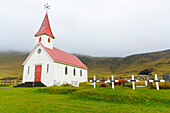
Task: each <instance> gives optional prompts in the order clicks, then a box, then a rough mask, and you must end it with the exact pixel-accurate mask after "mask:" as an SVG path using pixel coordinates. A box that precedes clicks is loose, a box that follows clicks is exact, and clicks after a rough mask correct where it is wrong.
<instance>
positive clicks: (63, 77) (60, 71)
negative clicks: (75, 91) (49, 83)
mask: <svg viewBox="0 0 170 113" xmlns="http://www.w3.org/2000/svg"><path fill="white" fill-rule="evenodd" d="M54 66H55V71H54V76H55V77H54V79H55V81H56V82H60V83H61V84H63V83H64V82H65V83H69V84H71V83H72V82H73V81H79V82H87V70H86V69H81V68H78V67H73V66H69V65H66V64H61V63H55V65H54ZM65 67H67V70H68V72H67V74H65ZM74 68H75V70H76V75H75V76H74V75H73V70H74ZM80 70H82V76H80Z"/></svg>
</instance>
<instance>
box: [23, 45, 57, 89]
mask: <svg viewBox="0 0 170 113" xmlns="http://www.w3.org/2000/svg"><path fill="white" fill-rule="evenodd" d="M38 49H41V53H40V54H38V52H37V51H38ZM47 64H49V72H48V73H47ZM36 65H42V70H41V82H42V83H44V84H45V85H47V86H52V85H53V83H54V62H53V61H52V60H51V59H50V57H49V56H48V54H47V53H46V51H45V50H44V49H43V48H42V47H41V46H38V47H37V49H36V50H35V51H34V53H33V54H32V55H31V57H30V58H29V60H28V61H27V62H26V64H25V65H24V71H23V83H24V82H33V81H34V77H35V66H36ZM28 66H30V72H29V74H28Z"/></svg>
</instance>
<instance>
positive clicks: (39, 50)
mask: <svg viewBox="0 0 170 113" xmlns="http://www.w3.org/2000/svg"><path fill="white" fill-rule="evenodd" d="M33 57H36V61H38V60H42V59H44V60H51V61H54V60H53V59H52V58H51V56H50V55H49V54H48V53H47V51H46V50H45V49H44V47H43V46H42V45H41V44H40V43H38V44H37V45H36V46H35V47H34V49H33V50H32V51H31V53H30V54H29V55H28V57H27V58H26V60H25V61H24V62H23V64H22V65H25V64H26V63H27V62H28V61H29V60H30V59H34V58H33ZM44 57H45V58H46V59H45V58H44Z"/></svg>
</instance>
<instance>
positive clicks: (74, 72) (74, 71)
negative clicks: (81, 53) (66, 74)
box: [73, 68, 76, 76]
mask: <svg viewBox="0 0 170 113" xmlns="http://www.w3.org/2000/svg"><path fill="white" fill-rule="evenodd" d="M73 75H74V76H75V75H76V69H75V68H74V70H73Z"/></svg>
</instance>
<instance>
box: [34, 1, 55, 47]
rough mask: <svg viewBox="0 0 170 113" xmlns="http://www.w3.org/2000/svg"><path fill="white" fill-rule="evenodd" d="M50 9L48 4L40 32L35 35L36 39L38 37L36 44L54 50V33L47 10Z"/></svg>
mask: <svg viewBox="0 0 170 113" xmlns="http://www.w3.org/2000/svg"><path fill="white" fill-rule="evenodd" d="M49 8H50V6H49V5H48V4H47V5H45V9H46V15H45V17H44V20H43V22H42V24H41V27H40V29H39V31H38V32H37V33H36V34H35V37H36V44H37V43H41V44H42V45H43V46H45V47H47V48H50V49H53V41H54V39H55V37H54V36H53V33H52V31H51V27H50V22H49V19H48V12H47V10H48V9H49Z"/></svg>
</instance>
